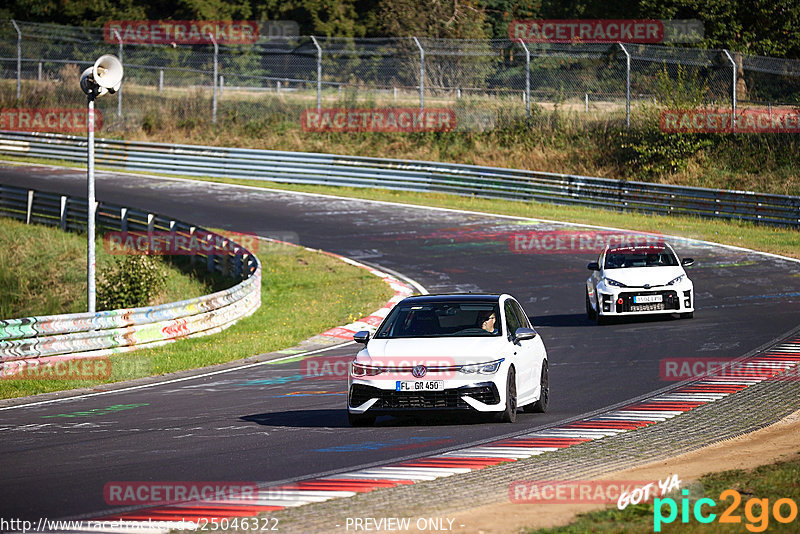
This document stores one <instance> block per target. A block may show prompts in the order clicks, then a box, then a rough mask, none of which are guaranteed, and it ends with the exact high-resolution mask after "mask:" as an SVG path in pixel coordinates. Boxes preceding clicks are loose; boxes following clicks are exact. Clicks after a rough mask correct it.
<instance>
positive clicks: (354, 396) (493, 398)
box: [347, 294, 549, 425]
mask: <svg viewBox="0 0 800 534" xmlns="http://www.w3.org/2000/svg"><path fill="white" fill-rule="evenodd" d="M354 339H355V340H356V341H357V342H359V343H363V344H364V348H363V349H361V351H359V353H358V354H357V355H356V357H355V359H354V360H353V362H352V363H351V366H350V373H349V377H348V395H347V401H348V402H347V413H348V417H349V419H350V423H351V424H352V425H371V424H372V423H374V422H375V418H376V416H378V415H400V414H407V413H412V412H416V413H420V412H422V413H433V412H437V411H465V412H470V411H471V412H481V413H485V414H487V415H490V416H491V417H492V418H493V419H494V420H497V421H505V422H513V421H514V420H515V419H516V414H517V407H518V406H520V407H524V408H526V409H529V410H531V411H534V412H536V411H538V412H544V411H545V410H546V409H547V404H548V399H549V386H548V374H547V353H546V351H545V348H544V343H543V342H542V339H541V337H540V336H539V335H538V334H537V333H536V331H535V330H534V329H533V327H532V326H531V323H530V320H529V319H528V316H527V315H526V314H525V312H524V311H523V309H522V307H521V306H520V305H519V303H518V302H517V301H516V300H515V299H514V298H513V297H512V296H510V295H484V294H457V295H425V296H417V297H409V298H406V299H404V300H402V301H401V302H399V303H398V304H397V305H396V306H395V307H394V308H393V309H392V311H391V312H389V314H388V315H387V316H386V318H385V319H384V320H383V322H382V323H381V325H380V326H379V327H378V330H377V331H376V332H375V335H374V336H372V337H370V334H369V332H367V331H362V332H358V333H357V334H356V335H355V336H354Z"/></svg>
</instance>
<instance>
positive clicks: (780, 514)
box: [653, 489, 797, 532]
mask: <svg viewBox="0 0 800 534" xmlns="http://www.w3.org/2000/svg"><path fill="white" fill-rule="evenodd" d="M681 494H682V495H683V496H684V497H683V498H682V499H681V505H680V513H681V523H684V524H687V523H689V521H690V518H689V513H690V511H691V513H692V515H694V518H695V520H697V522H698V523H712V522H713V521H714V520H715V519H717V514H715V513H713V512H711V510H710V509H713V508H715V507H716V506H717V503H716V502H715V501H714V500H713V499H708V498H702V499H698V500H697V501H696V502H695V503H694V506H691V505H690V504H689V499H688V495H689V490H686V489H685V490H681ZM728 499H731V504H730V505H729V506H728V507H727V508H726V509H725V511H724V512H723V513H722V514H720V516H719V519H718V520H717V521H718V522H719V523H732V524H739V523H741V522H742V518H741V516H739V515H738V514H737V513H736V510H737V508H739V505H740V504H741V503H742V496H741V494H740V493H739V492H738V491H736V490H733V489H729V490H725V491H723V492H722V493H720V494H719V500H720V501H726V500H728ZM665 506H666V508H668V509H669V512H668V513H667V515H666V516H665V515H664V513H665V510H664V508H665ZM770 513H771V514H772V515H773V516H774V517H775V520H776V521H777V522H778V523H783V524H786V523H791V522H792V521H794V520H795V519H797V503H795V502H794V501H793V500H791V499H787V498H783V499H778V500H776V501H775V503H774V504H773V505H772V507H770V502H769V499H757V498H755V497H754V498H752V499H750V500H748V501H747V502H746V503H745V505H744V516H745V519H746V520H747V521H748V523H746V524H745V528H746V529H747V530H748V531H750V532H764V531H765V530H767V528H768V527H769V518H770ZM677 518H678V503H676V502H675V499H672V498H670V497H667V498H665V499H658V498H657V499H655V500H654V501H653V531H655V532H661V525H662V524H670V523H672V522H673V521H675V520H676V519H677Z"/></svg>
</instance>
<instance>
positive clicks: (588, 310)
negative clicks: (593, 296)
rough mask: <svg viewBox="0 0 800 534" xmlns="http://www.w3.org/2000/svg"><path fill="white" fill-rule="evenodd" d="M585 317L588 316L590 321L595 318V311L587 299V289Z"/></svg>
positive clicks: (587, 293) (587, 294)
mask: <svg viewBox="0 0 800 534" xmlns="http://www.w3.org/2000/svg"><path fill="white" fill-rule="evenodd" d="M586 317H588V318H589V320H590V321H594V320H595V319H596V318H597V312H596V311H594V308H592V303H591V301H590V300H589V290H588V289H587V290H586Z"/></svg>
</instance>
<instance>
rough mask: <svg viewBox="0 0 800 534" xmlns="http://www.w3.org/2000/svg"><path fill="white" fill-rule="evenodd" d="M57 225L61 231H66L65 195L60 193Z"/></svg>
mask: <svg viewBox="0 0 800 534" xmlns="http://www.w3.org/2000/svg"><path fill="white" fill-rule="evenodd" d="M58 223H59V226H60V227H61V229H62V230H63V231H65V232H66V231H67V197H66V196H64V195H61V209H60V211H59V221H58Z"/></svg>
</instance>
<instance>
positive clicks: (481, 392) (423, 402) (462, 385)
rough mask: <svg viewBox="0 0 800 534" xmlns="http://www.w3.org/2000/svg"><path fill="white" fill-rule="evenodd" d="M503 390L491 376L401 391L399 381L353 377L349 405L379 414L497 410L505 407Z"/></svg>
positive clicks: (355, 410)
mask: <svg viewBox="0 0 800 534" xmlns="http://www.w3.org/2000/svg"><path fill="white" fill-rule="evenodd" d="M491 376H496V375H491ZM500 376H504V375H500ZM504 391H505V384H498V383H497V381H496V380H491V377H481V378H480V379H476V380H457V379H453V380H445V384H444V389H442V390H439V391H398V389H397V387H396V382H392V381H387V380H360V379H352V380H351V382H350V386H349V388H348V394H347V407H348V410H349V411H350V413H352V414H363V413H367V412H369V413H371V414H376V415H382V414H384V415H385V414H394V415H397V414H400V413H410V412H436V411H451V410H454V411H461V410H465V411H469V410H473V411H478V412H497V411H502V410H503V409H505V398H504V395H503V393H501V392H504Z"/></svg>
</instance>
